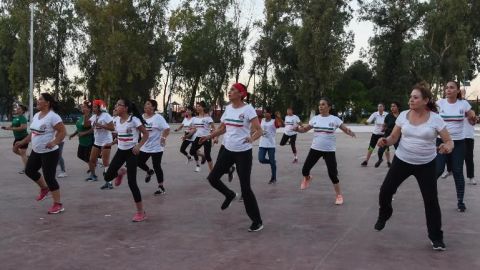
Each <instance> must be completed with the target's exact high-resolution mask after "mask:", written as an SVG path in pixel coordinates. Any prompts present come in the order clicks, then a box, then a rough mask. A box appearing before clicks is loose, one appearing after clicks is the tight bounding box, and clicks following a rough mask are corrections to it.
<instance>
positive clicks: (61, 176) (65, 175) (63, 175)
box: [57, 172, 68, 178]
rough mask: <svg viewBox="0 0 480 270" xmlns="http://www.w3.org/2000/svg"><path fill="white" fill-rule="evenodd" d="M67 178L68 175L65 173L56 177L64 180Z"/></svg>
mask: <svg viewBox="0 0 480 270" xmlns="http://www.w3.org/2000/svg"><path fill="white" fill-rule="evenodd" d="M67 176H68V174H67V173H66V172H61V173H59V174H58V175H57V177H58V178H65V177H67Z"/></svg>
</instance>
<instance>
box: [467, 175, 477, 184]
mask: <svg viewBox="0 0 480 270" xmlns="http://www.w3.org/2000/svg"><path fill="white" fill-rule="evenodd" d="M468 180H469V182H470V185H476V184H477V181H475V178H473V177H472V178H468Z"/></svg>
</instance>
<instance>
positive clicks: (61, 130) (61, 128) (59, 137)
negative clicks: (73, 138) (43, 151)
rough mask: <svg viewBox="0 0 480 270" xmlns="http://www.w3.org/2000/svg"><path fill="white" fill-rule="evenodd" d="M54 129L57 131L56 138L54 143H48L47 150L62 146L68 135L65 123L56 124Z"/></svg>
mask: <svg viewBox="0 0 480 270" xmlns="http://www.w3.org/2000/svg"><path fill="white" fill-rule="evenodd" d="M53 129H54V130H55V138H54V139H53V141H51V142H49V143H47V145H46V148H48V149H51V148H53V147H55V145H58V144H60V143H61V142H62V141H63V139H65V135H66V134H67V130H66V129H65V125H64V124H63V122H60V123H58V124H56V125H55V126H54V127H53Z"/></svg>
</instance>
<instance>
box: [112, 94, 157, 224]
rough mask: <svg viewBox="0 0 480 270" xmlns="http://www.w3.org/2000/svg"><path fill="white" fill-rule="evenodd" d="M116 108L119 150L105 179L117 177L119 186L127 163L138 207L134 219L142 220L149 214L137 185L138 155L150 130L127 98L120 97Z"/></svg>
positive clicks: (131, 187)
mask: <svg viewBox="0 0 480 270" xmlns="http://www.w3.org/2000/svg"><path fill="white" fill-rule="evenodd" d="M115 108H116V110H117V113H118V118H116V119H115V130H116V131H117V134H118V135H117V136H118V137H117V139H116V141H117V143H118V150H117V152H116V153H115V155H114V156H113V159H112V162H111V164H110V166H109V167H108V169H107V171H106V172H105V181H106V182H107V183H109V182H111V181H112V180H113V179H115V180H116V181H115V186H119V185H120V184H121V183H122V178H121V177H117V176H118V170H119V169H120V168H121V167H122V165H123V164H124V163H126V164H127V179H128V186H129V187H130V191H131V192H132V195H133V199H134V201H135V205H136V208H137V212H136V213H135V215H134V216H133V219H132V221H133V222H141V221H144V220H145V219H146V218H147V216H146V214H145V211H144V209H143V203H142V195H141V193H140V189H139V188H138V185H137V156H138V154H139V153H140V149H141V148H142V146H143V145H144V144H145V142H147V140H148V131H147V130H146V129H145V120H143V118H142V116H141V115H140V113H139V112H138V110H137V107H135V104H133V103H132V102H130V101H128V100H127V99H119V100H118V101H117V103H116V105H115ZM140 133H142V139H141V140H140V141H139V136H140Z"/></svg>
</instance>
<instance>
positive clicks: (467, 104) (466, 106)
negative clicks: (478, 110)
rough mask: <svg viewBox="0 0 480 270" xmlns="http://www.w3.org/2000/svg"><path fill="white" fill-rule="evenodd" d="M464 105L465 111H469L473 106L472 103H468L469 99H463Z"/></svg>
mask: <svg viewBox="0 0 480 270" xmlns="http://www.w3.org/2000/svg"><path fill="white" fill-rule="evenodd" d="M463 106H464V110H465V112H468V111H470V110H471V109H472V106H471V105H470V103H468V101H466V100H463Z"/></svg>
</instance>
